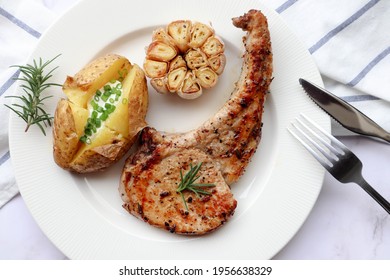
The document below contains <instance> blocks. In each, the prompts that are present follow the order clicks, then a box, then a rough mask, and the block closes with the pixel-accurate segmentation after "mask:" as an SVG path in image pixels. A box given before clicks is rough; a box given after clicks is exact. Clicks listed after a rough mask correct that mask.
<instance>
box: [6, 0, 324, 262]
mask: <svg viewBox="0 0 390 280" xmlns="http://www.w3.org/2000/svg"><path fill="white" fill-rule="evenodd" d="M259 2H260V1H259V0H253V1H251V0H247V1H234V0H230V1H226V0H218V1H215V0H214V1H210V0H197V1H180V0H175V1H168V0H165V1H160V0H148V1H143V2H141V1H126V0H110V1H93V0H86V1H82V2H81V3H79V4H77V5H76V6H75V7H73V8H72V9H71V10H69V11H68V12H67V13H66V14H65V15H64V16H63V17H62V18H61V19H59V20H58V21H57V22H56V23H55V24H54V25H53V26H52V27H51V28H50V29H49V30H48V31H47V32H46V33H45V34H44V36H42V38H41V40H40V42H39V44H38V47H37V48H36V50H35V51H34V52H33V53H32V55H31V60H32V59H33V58H39V57H42V58H43V59H50V58H52V57H54V56H56V55H57V54H59V53H61V54H62V55H61V56H60V57H59V58H58V59H57V60H56V61H55V63H54V64H56V65H59V69H58V70H57V71H56V73H55V76H54V77H53V81H55V82H59V83H62V82H63V81H64V80H65V77H66V75H74V74H75V73H76V72H77V71H78V70H79V69H80V68H81V67H82V66H83V65H85V64H86V63H87V62H89V61H90V60H91V59H93V58H95V57H97V56H99V55H102V54H105V53H107V52H115V53H118V54H122V55H124V56H126V57H128V58H129V59H130V60H131V61H132V62H134V63H137V64H139V65H142V62H143V59H144V48H145V46H147V45H148V44H149V43H150V40H151V33H152V31H153V30H154V29H155V28H156V27H158V26H164V25H166V24H167V23H169V22H170V21H172V20H176V19H191V20H198V21H201V22H206V23H211V24H212V25H213V27H214V28H215V30H216V32H217V34H218V35H219V36H221V37H222V38H223V40H224V42H225V44H226V54H227V58H228V63H227V66H226V69H225V72H224V74H223V75H222V77H221V79H220V81H219V83H218V85H217V87H215V88H213V89H212V90H209V91H208V92H206V93H205V94H204V95H203V96H202V97H201V98H199V99H197V100H194V101H186V100H182V99H180V98H178V97H175V96H162V95H158V94H157V93H156V92H154V91H153V90H151V87H150V88H149V89H150V108H149V112H148V117H147V120H148V122H149V124H150V125H151V126H154V127H156V128H157V129H158V130H165V131H186V130H189V129H191V128H195V127H197V126H198V125H200V124H201V123H202V122H203V121H205V120H206V119H207V118H209V117H210V116H212V115H213V114H214V113H215V112H216V111H217V110H218V109H219V108H220V107H221V106H222V105H223V104H224V102H225V101H226V100H227V99H228V97H229V95H230V92H231V91H232V89H233V87H234V82H235V81H236V80H237V78H238V76H239V73H240V69H241V55H242V51H243V46H242V36H243V35H244V33H243V32H242V31H241V30H239V29H237V28H235V27H234V26H233V25H232V23H231V18H232V17H235V16H240V15H242V14H244V13H245V12H247V11H248V10H249V9H252V8H256V9H261V10H262V11H263V12H264V13H265V14H266V16H267V17H268V20H269V27H270V31H271V37H272V44H273V52H274V69H275V70H274V77H275V78H274V81H273V83H272V88H271V91H272V92H271V94H270V95H269V97H268V100H267V102H266V104H265V115H264V128H263V137H262V140H261V143H260V146H259V148H258V150H257V152H256V154H255V156H254V158H253V160H252V162H251V163H250V164H249V167H248V168H247V171H246V173H245V174H244V176H243V177H242V178H241V179H240V180H239V182H238V183H236V184H234V185H232V186H231V187H232V191H233V192H234V195H235V197H236V199H237V200H238V207H237V210H236V213H235V215H234V216H233V218H232V219H231V220H230V221H229V222H228V223H227V224H226V225H224V226H223V227H222V228H221V229H219V230H217V231H216V232H214V233H212V234H209V235H206V236H202V237H185V236H178V235H174V234H170V233H168V232H165V231H162V230H159V229H155V228H153V227H151V226H149V225H148V224H146V223H144V222H142V221H140V220H137V219H135V218H134V217H133V216H131V215H129V214H128V213H127V212H125V210H123V209H122V207H121V204H122V203H121V199H120V197H119V194H118V191H117V188H118V181H119V176H120V172H121V168H122V165H123V160H122V161H121V162H120V163H118V164H117V165H115V166H114V167H113V168H110V169H109V170H108V171H107V172H104V173H101V174H95V175H88V176H77V175H73V174H71V173H69V172H67V171H64V170H62V169H61V168H59V167H58V166H56V164H55V163H54V161H53V157H52V139H51V136H50V130H49V129H48V136H46V137H44V136H43V135H42V134H41V132H40V131H39V129H38V128H31V129H30V131H29V132H28V133H27V134H26V133H24V132H23V131H24V123H23V122H22V121H21V120H20V119H19V118H17V117H16V116H15V115H14V114H11V118H10V149H11V156H12V161H13V165H14V169H15V174H16V179H17V183H18V185H19V188H20V191H21V194H22V196H23V198H24V200H25V202H26V204H27V206H28V208H29V210H30V211H31V213H32V215H33V216H34V218H35V219H36V221H37V223H38V224H39V226H40V227H41V228H42V230H43V231H44V233H45V234H46V235H47V236H48V237H49V239H50V240H51V241H52V242H53V243H54V244H55V245H56V246H57V247H58V248H59V249H60V250H61V251H62V252H63V253H64V254H65V255H67V256H68V257H69V258H71V259H203V258H204V257H205V256H207V258H208V259H268V258H272V257H273V256H274V255H275V254H276V253H277V252H278V251H279V250H280V249H281V248H283V246H284V245H285V244H286V243H287V242H288V241H289V240H290V239H291V238H292V237H293V235H294V234H295V233H296V232H297V230H298V229H299V228H300V227H301V225H302V224H303V222H304V221H305V219H306V217H307V216H308V214H309V213H310V211H311V209H312V206H313V205H314V203H315V201H316V199H317V196H318V194H319V191H320V189H321V185H322V180H323V176H324V171H323V169H322V168H321V167H320V166H319V165H318V164H316V163H315V162H314V160H313V159H312V158H311V156H309V155H308V154H307V153H306V152H305V151H304V150H303V148H302V147H301V146H300V145H299V144H298V143H297V141H296V140H295V139H293V137H292V136H291V135H290V134H289V133H288V131H287V129H286V127H287V126H288V125H289V123H290V122H291V121H292V120H293V119H294V118H295V117H296V116H298V115H299V113H301V112H305V113H306V114H307V115H308V116H310V117H312V118H313V119H314V120H315V121H316V122H318V123H320V124H321V125H322V126H323V127H325V128H326V129H328V130H330V122H329V118H328V117H327V116H326V115H325V114H323V113H322V112H321V111H320V110H319V109H318V108H317V107H316V106H315V105H313V103H312V102H311V101H310V100H309V98H308V97H307V96H306V95H305V94H304V93H303V91H302V89H301V88H300V86H299V84H298V78H300V77H305V78H307V79H309V80H312V81H314V82H316V83H317V84H322V81H321V78H320V75H319V72H318V70H317V68H316V66H315V64H314V63H313V61H312V59H311V56H310V54H309V53H308V52H307V51H306V50H305V48H304V47H303V45H301V43H300V42H299V40H297V38H296V37H295V35H294V34H293V33H292V32H291V31H290V30H289V28H288V27H287V26H286V24H285V23H284V22H283V21H282V20H281V19H280V17H279V16H278V15H277V14H276V13H275V12H274V11H272V10H269V9H268V8H266V7H263V6H262V5H261V4H260V3H259ZM54 64H53V65H54ZM18 93H19V92H18ZM53 94H54V95H55V97H54V98H51V99H49V100H48V102H47V107H48V108H47V109H48V111H49V112H51V113H54V110H55V106H56V103H57V101H58V100H59V99H60V98H61V97H64V95H63V93H62V92H61V90H60V89H59V88H58V89H55V92H53ZM205 254H206V255H205Z"/></svg>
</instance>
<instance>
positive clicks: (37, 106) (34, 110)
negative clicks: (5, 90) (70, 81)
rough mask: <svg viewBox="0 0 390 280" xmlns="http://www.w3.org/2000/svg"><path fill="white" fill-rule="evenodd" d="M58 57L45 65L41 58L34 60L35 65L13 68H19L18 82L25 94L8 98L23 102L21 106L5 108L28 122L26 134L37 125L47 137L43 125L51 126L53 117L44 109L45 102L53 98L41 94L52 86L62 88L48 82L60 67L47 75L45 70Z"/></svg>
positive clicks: (12, 105) (15, 104) (14, 104)
mask: <svg viewBox="0 0 390 280" xmlns="http://www.w3.org/2000/svg"><path fill="white" fill-rule="evenodd" d="M58 56H59V55H57V56H56V57H54V58H53V59H51V60H48V61H46V62H45V63H43V61H42V58H39V62H37V61H36V60H35V59H34V60H33V64H26V65H13V66H11V67H17V68H19V71H20V73H21V77H19V78H16V80H19V81H22V82H23V83H22V84H21V85H20V87H21V88H22V89H23V91H24V94H22V95H20V96H14V95H11V96H6V97H13V98H18V99H19V100H21V101H22V102H21V103H20V104H17V103H13V104H11V106H9V105H7V104H5V106H6V107H8V108H9V109H11V110H12V111H13V112H14V113H15V114H17V115H18V116H19V117H20V118H21V119H23V120H24V121H25V122H26V124H27V125H26V129H25V132H27V131H28V129H29V128H30V126H31V125H34V124H36V125H38V126H39V128H40V129H41V131H42V133H43V134H44V135H46V133H45V130H44V127H43V125H44V126H46V127H47V126H51V121H52V119H53V117H52V116H51V115H50V114H48V113H47V112H46V111H45V110H44V109H43V101H45V100H46V99H48V98H50V97H52V96H44V97H42V96H41V93H42V92H43V91H44V90H46V89H47V88H49V87H51V86H61V85H60V84H56V83H50V82H48V80H49V79H50V78H51V77H52V76H53V72H54V70H56V69H57V68H58V67H55V68H53V69H51V70H50V71H48V72H47V73H45V72H46V69H45V68H46V67H47V66H48V65H49V64H50V63H51V62H53V60H55V59H56V58H57V57H58Z"/></svg>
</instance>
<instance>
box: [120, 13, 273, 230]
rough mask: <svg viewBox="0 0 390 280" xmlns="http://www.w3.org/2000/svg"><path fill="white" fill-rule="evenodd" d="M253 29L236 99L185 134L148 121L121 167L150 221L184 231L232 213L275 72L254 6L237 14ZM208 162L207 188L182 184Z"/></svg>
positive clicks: (130, 202) (203, 175)
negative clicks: (182, 187)
mask: <svg viewBox="0 0 390 280" xmlns="http://www.w3.org/2000/svg"><path fill="white" fill-rule="evenodd" d="M233 24H234V25H235V26H236V27H239V28H242V29H243V30H244V31H247V34H246V36H245V37H243V43H244V45H245V53H244V56H243V66H242V71H241V76H240V78H239V80H238V81H237V83H236V87H235V90H234V91H233V93H232V95H231V97H230V99H229V100H228V101H227V102H226V104H225V105H224V106H223V107H222V108H221V109H220V110H219V111H218V112H217V113H216V115H214V116H213V117H212V118H210V119H209V120H208V121H206V122H205V123H204V124H203V125H202V126H201V127H199V128H197V129H195V130H192V131H189V132H187V133H183V134H169V133H163V132H158V131H157V130H155V129H154V128H151V127H146V128H144V129H143V131H142V133H141V137H140V142H141V143H140V146H139V149H138V150H137V151H136V152H135V153H134V154H133V155H131V156H130V157H129V158H128V159H127V161H126V163H125V166H124V168H123V172H122V176H121V186H120V193H121V196H122V200H123V201H124V204H123V207H124V208H125V209H126V210H127V211H128V212H130V213H131V214H132V215H134V216H136V217H138V218H140V219H142V220H144V221H146V222H148V223H149V224H151V225H153V226H156V227H160V228H164V229H167V230H169V231H171V232H175V233H178V234H192V235H200V234H205V233H208V232H210V231H213V230H215V229H216V228H218V227H220V226H221V225H222V224H224V223H225V222H226V221H227V220H228V219H229V218H230V217H231V216H232V215H233V213H234V210H235V208H236V206H237V201H236V200H235V199H234V197H233V194H232V192H231V190H230V185H231V184H232V183H233V182H235V181H237V180H238V179H239V177H240V176H241V175H242V174H243V173H244V170H245V168H246V166H247V165H248V163H249V161H250V159H251V157H252V155H253V154H254V152H255V150H256V148H257V146H258V143H259V141H260V137H261V127H262V113H263V105H264V101H265V97H266V94H267V92H268V90H269V85H270V83H271V80H272V52H271V43H270V35H269V31H268V24H267V20H266V18H265V16H264V15H263V14H262V13H261V12H260V11H256V10H250V11H249V12H248V13H246V14H245V15H243V16H241V17H237V18H233ZM199 163H202V165H201V168H200V169H199V172H198V174H197V176H198V178H197V180H196V182H195V183H200V184H203V183H206V184H213V185H214V186H213V187H207V188H203V190H205V191H207V192H208V194H196V193H195V192H193V191H190V190H184V191H182V192H180V193H179V192H178V191H177V189H178V186H179V184H180V182H181V178H182V177H181V176H185V174H187V173H188V172H189V170H190V169H191V167H193V166H195V165H197V164H199Z"/></svg>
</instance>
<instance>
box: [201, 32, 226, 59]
mask: <svg viewBox="0 0 390 280" xmlns="http://www.w3.org/2000/svg"><path fill="white" fill-rule="evenodd" d="M201 50H202V51H203V52H204V53H205V54H206V55H207V56H208V57H211V56H214V55H217V54H220V53H223V52H224V51H225V45H224V43H223V42H222V40H220V39H219V38H217V37H216V36H213V37H209V38H208V39H207V40H206V42H205V43H204V44H203V46H202V47H201Z"/></svg>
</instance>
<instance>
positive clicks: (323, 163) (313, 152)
mask: <svg viewBox="0 0 390 280" xmlns="http://www.w3.org/2000/svg"><path fill="white" fill-rule="evenodd" d="M292 125H293V126H294V128H295V129H296V130H297V131H299V132H300V134H301V135H302V136H303V137H305V139H307V140H308V141H310V142H311V143H313V142H312V140H311V139H310V138H308V136H307V135H306V134H305V133H304V132H303V131H302V130H301V129H300V128H299V127H297V126H296V125H295V124H292ZM287 129H288V131H289V132H290V133H291V134H292V135H293V136H294V137H295V138H296V139H297V140H298V141H299V142H300V143H301V144H302V145H303V146H304V147H305V148H306V150H308V151H309V152H310V153H311V154H312V155H313V157H314V158H315V159H316V160H317V161H318V162H319V163H321V165H322V166H324V167H325V168H326V169H328V170H329V168H331V165H330V164H329V162H327V161H325V160H324V159H323V158H322V157H320V156H319V155H318V153H317V152H316V151H315V150H314V149H313V148H312V147H311V146H310V145H308V144H307V143H306V141H305V140H303V138H302V137H301V136H299V135H298V134H297V133H295V132H294V131H293V130H292V129H290V128H287Z"/></svg>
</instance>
